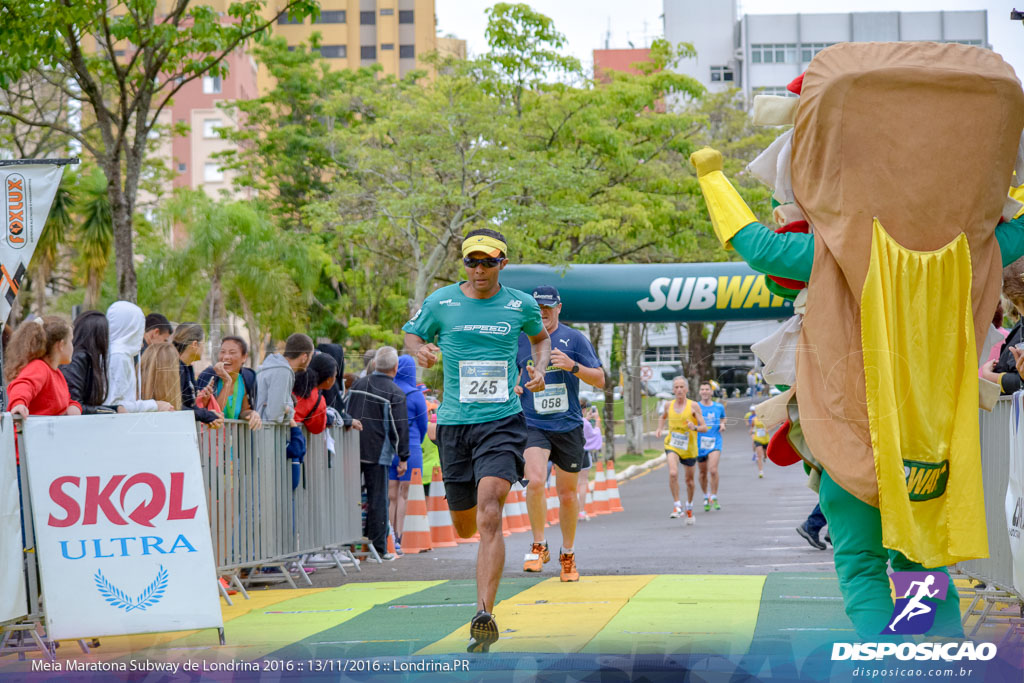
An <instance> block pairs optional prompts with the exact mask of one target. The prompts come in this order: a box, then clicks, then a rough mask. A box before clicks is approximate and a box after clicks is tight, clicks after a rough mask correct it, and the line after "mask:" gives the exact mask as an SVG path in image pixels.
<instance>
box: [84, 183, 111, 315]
mask: <svg viewBox="0 0 1024 683" xmlns="http://www.w3.org/2000/svg"><path fill="white" fill-rule="evenodd" d="M107 190H108V184H107V178H106V177H105V176H104V174H103V172H102V171H101V170H100V169H98V168H96V167H92V169H90V171H89V172H87V173H83V175H82V176H81V178H80V179H79V184H78V197H77V202H76V209H77V213H78V214H79V215H80V216H81V220H82V223H81V225H79V227H78V230H77V232H76V234H75V251H76V252H77V265H78V268H79V270H80V272H81V273H82V274H83V275H84V278H85V307H86V308H87V309H88V308H96V305H97V304H98V302H99V299H100V287H101V285H102V284H103V276H104V274H105V273H106V271H107V265H108V264H109V263H110V250H111V246H112V245H113V243H114V219H113V211H112V210H111V207H110V194H109V192H108V191H107Z"/></svg>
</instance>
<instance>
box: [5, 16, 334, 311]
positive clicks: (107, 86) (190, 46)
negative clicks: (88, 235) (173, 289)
mask: <svg viewBox="0 0 1024 683" xmlns="http://www.w3.org/2000/svg"><path fill="white" fill-rule="evenodd" d="M266 4H267V3H266V2H264V1H262V0H249V1H247V2H234V3H232V4H230V5H229V6H228V11H227V15H228V16H227V17H222V16H221V15H220V13H218V12H217V11H216V10H214V8H213V7H211V6H208V5H203V4H199V3H194V2H192V0H161V1H158V0H120V1H119V2H115V3H111V2H109V0H74V1H72V0H54V1H51V2H24V3H8V2H5V3H3V4H2V5H0V25H2V26H3V31H0V87H4V88H6V87H7V86H8V85H9V84H12V83H16V82H19V81H21V80H22V79H24V78H26V77H30V78H33V79H41V80H42V81H43V82H45V83H46V84H47V86H48V87H49V88H53V89H56V90H57V91H59V92H61V93H62V94H63V95H64V96H65V97H66V98H67V99H68V100H70V101H73V102H77V103H80V104H81V105H82V114H81V118H82V125H81V126H80V127H77V128H76V127H74V126H72V125H71V124H70V123H69V122H68V121H67V120H66V119H65V118H64V117H60V116H46V115H41V114H39V113H37V112H33V111H32V110H31V109H29V110H27V111H26V108H24V107H13V108H12V107H10V106H7V107H6V108H4V109H0V117H9V118H10V119H12V120H14V121H17V122H18V123H20V124H21V125H23V126H27V127H31V128H40V129H51V130H55V131H57V132H58V133H60V134H62V135H64V136H67V137H68V138H70V139H73V140H75V141H77V143H78V144H79V145H81V146H82V148H83V149H84V150H85V151H86V152H87V153H88V154H89V155H91V156H92V157H93V158H94V159H95V161H96V164H97V165H98V166H99V167H100V169H102V171H103V174H104V176H105V178H106V181H107V195H108V199H109V202H110V207H111V216H112V220H113V226H114V245H115V248H116V264H117V286H118V293H119V296H120V297H121V298H123V299H128V300H130V301H134V300H135V299H136V296H137V283H136V274H135V264H134V258H133V257H134V249H133V231H132V221H133V215H134V212H135V205H136V199H137V194H138V189H139V182H140V175H141V171H142V167H143V162H144V160H145V156H146V153H147V151H148V148H149V145H150V144H151V140H150V134H151V133H152V131H153V130H154V127H155V126H156V125H157V120H158V118H159V116H160V114H161V113H162V112H163V111H164V110H165V109H166V108H167V106H168V105H169V104H170V103H171V100H172V99H173V98H174V96H175V95H176V94H177V93H178V92H179V91H180V90H181V88H182V87H184V86H185V85H186V84H187V83H189V82H191V81H194V80H196V79H198V78H201V77H203V76H205V75H210V76H221V77H223V76H225V75H226V74H227V64H226V62H225V61H224V60H225V57H227V56H228V55H229V54H230V53H231V52H233V51H234V50H236V49H238V48H240V47H243V46H244V45H245V44H246V43H247V42H248V41H249V40H250V39H254V38H255V39H259V38H261V37H263V35H264V33H265V31H266V29H267V28H268V27H269V26H270V25H271V24H272V23H273V22H274V21H276V20H277V18H278V17H280V16H282V15H284V14H290V15H291V16H293V17H297V18H302V17H305V16H307V15H310V14H315V13H318V12H319V5H318V3H317V2H316V1H315V0H286V1H283V2H281V3H279V4H278V5H277V6H278V8H279V9H278V11H277V12H276V13H273V14H272V15H271V16H270V17H269V18H268V17H267V16H265V14H264V10H265V6H266Z"/></svg>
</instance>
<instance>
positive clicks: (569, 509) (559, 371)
mask: <svg viewBox="0 0 1024 683" xmlns="http://www.w3.org/2000/svg"><path fill="white" fill-rule="evenodd" d="M533 298H534V300H535V301H536V302H537V305H539V306H540V315H541V318H542V319H543V321H544V329H545V330H546V331H547V333H548V336H550V337H551V362H550V364H549V365H548V367H547V368H546V369H545V370H546V372H545V374H544V390H543V391H539V392H537V393H532V392H529V391H523V386H524V385H522V382H523V381H525V380H527V379H529V376H530V375H529V373H528V370H531V369H532V367H533V356H532V354H531V352H530V342H529V339H527V338H526V335H523V334H521V335H519V355H518V357H517V358H516V363H517V364H518V366H519V372H520V373H521V376H522V379H521V380H520V386H518V387H516V393H518V394H519V397H520V399H521V400H522V404H523V414H524V415H525V416H526V453H525V456H526V478H527V479H528V480H529V484H528V485H527V487H526V508H527V511H528V512H529V516H530V527H531V528H532V530H533V545H532V546H531V547H530V552H528V553H527V554H526V559H525V560H524V561H523V571H525V572H539V571H541V570H542V569H543V568H544V563H545V562H547V561H548V560H550V559H551V554H550V553H549V552H548V544H547V541H545V540H544V521H545V517H546V512H547V501H546V498H545V496H544V483H545V478H546V477H545V474H546V473H547V466H548V461H549V460H550V461H551V463H552V464H554V466H555V467H554V472H555V488H556V489H557V490H558V498H559V504H560V506H561V507H560V508H559V513H558V521H559V526H560V527H561V529H562V550H561V552H560V553H559V556H558V561H559V564H560V565H561V577H560V578H561V580H562V581H579V580H580V575H579V572H578V571H577V570H576V552H575V549H574V547H573V543H574V541H575V539H576V522H577V520H578V519H579V498H578V496H577V494H576V490H577V485H578V483H579V476H580V472H581V471H582V470H583V466H584V462H585V461H586V451H585V450H584V448H583V444H584V438H583V411H582V410H581V409H580V380H583V381H584V382H586V383H587V384H589V385H591V386H594V387H597V388H599V389H600V388H601V387H603V386H604V369H603V368H602V367H601V361H600V360H598V358H597V354H596V353H594V347H593V346H592V345H591V344H590V340H588V339H587V338H586V337H585V336H584V335H583V333H582V332H579V331H578V330H574V329H573V328H571V327H567V326H566V325H562V324H561V323H560V322H558V316H559V313H560V312H561V310H562V299H561V297H559V295H558V290H557V289H555V288H554V287H550V286H547V285H542V286H540V287H537V288H535V289H534V290H533Z"/></svg>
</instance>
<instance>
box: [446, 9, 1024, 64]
mask: <svg viewBox="0 0 1024 683" xmlns="http://www.w3.org/2000/svg"><path fill="white" fill-rule="evenodd" d="M526 1H527V2H528V4H530V5H531V6H532V7H533V8H534V9H536V10H538V11H540V12H542V13H544V14H546V15H548V16H549V17H551V18H552V19H554V21H555V26H556V27H557V28H558V30H559V31H561V32H562V33H563V34H565V36H566V38H568V41H569V46H568V47H569V51H570V52H572V54H574V55H575V56H576V57H577V58H578V59H579V60H580V61H581V62H582V63H583V65H584V66H585V67H588V68H589V67H590V66H591V65H592V64H593V57H592V56H591V51H592V50H594V49H597V48H602V47H604V44H605V38H606V35H607V33H608V31H609V26H610V30H611V39H610V41H609V45H610V47H612V48H624V47H629V43H630V42H632V43H633V44H634V45H635V46H637V47H642V46H644V45H646V44H647V43H649V42H650V40H651V39H652V38H657V37H658V36H660V35H661V33H662V22H661V14H662V5H663V0H526ZM726 1H727V0H708V2H726ZM493 4H494V2H490V1H489V0H436V1H435V7H436V12H437V28H438V31H439V32H440V34H441V35H446V34H449V33H451V34H454V35H455V36H456V37H458V38H464V39H465V40H466V41H467V43H468V48H469V52H470V55H479V54H481V53H483V52H486V50H487V43H486V41H485V40H484V29H485V28H486V27H487V19H486V17H485V16H484V10H485V9H486V8H487V7H490V6H491V5H493ZM1015 4H1016V6H1017V7H1019V8H1020V9H1021V10H1024V0H1017V1H1016V2H1013V1H1011V2H985V1H984V0H959V1H957V0H857V1H856V2H849V0H847V1H845V2H839V1H838V0H741V2H740V15H742V14H786V13H790V12H806V13H824V12H849V11H850V10H851V9H856V10H857V11H859V12H869V11H895V10H900V11H906V12H912V11H923V10H964V9H987V10H988V36H989V42H990V43H992V47H993V49H995V51H996V52H999V53H1000V54H1002V55H1003V57H1004V58H1005V59H1006V61H1008V62H1009V63H1010V64H1011V65H1013V68H1014V69H1015V70H1016V71H1017V77H1018V78H1024V25H1021V22H1019V21H1015V22H1014V21H1010V10H1011V8H1013V7H1014V5H1015Z"/></svg>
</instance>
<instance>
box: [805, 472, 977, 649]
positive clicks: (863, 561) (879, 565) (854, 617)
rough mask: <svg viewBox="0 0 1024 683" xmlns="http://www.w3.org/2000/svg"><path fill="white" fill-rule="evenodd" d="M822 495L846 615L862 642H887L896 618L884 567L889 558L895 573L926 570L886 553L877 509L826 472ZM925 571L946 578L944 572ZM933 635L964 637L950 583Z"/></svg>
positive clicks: (956, 599)
mask: <svg viewBox="0 0 1024 683" xmlns="http://www.w3.org/2000/svg"><path fill="white" fill-rule="evenodd" d="M819 496H820V502H821V511H822V512H823V513H824V514H825V518H826V519H827V520H828V526H829V535H830V536H831V537H832V545H833V548H834V549H835V552H834V558H835V563H836V573H837V574H838V575H839V589H840V590H841V591H842V593H843V603H844V606H845V609H846V615H847V616H848V617H850V621H852V622H853V626H854V628H855V629H856V631H857V635H858V636H859V637H860V638H862V639H864V640H870V641H878V640H888V639H890V638H886V637H884V636H880V634H881V633H882V631H883V629H885V627H886V626H888V624H889V620H890V619H891V618H892V609H893V600H892V589H891V588H890V585H889V575H888V573H887V567H886V565H887V564H888V562H889V560H890V558H891V559H892V565H893V569H894V570H895V571H926V570H925V568H924V567H922V566H921V565H920V564H917V563H914V562H911V561H910V560H908V559H907V558H906V557H904V556H903V555H902V554H900V553H897V552H894V551H888V550H886V549H885V547H884V546H883V545H882V518H881V515H880V514H879V512H878V508H876V507H873V506H871V505H868V504H867V503H864V502H863V501H861V500H859V499H857V498H856V497H854V496H852V495H851V494H849V493H847V492H846V491H845V490H844V489H843V488H842V487H841V486H839V484H837V483H836V482H835V481H834V480H833V479H832V478H831V477H830V476H828V473H827V472H822V476H821V488H820V490H819ZM927 571H941V572H943V573H946V574H947V575H948V572H947V570H946V569H945V568H944V567H943V568H939V569H930V570H927ZM929 634H930V635H940V636H949V637H963V627H961V625H960V596H959V594H958V593H957V590H956V587H955V586H954V585H953V582H952V581H950V583H949V590H948V591H947V593H946V599H945V600H944V601H941V602H939V603H938V607H937V609H936V615H935V625H934V626H933V627H932V629H931V630H930V631H929Z"/></svg>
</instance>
